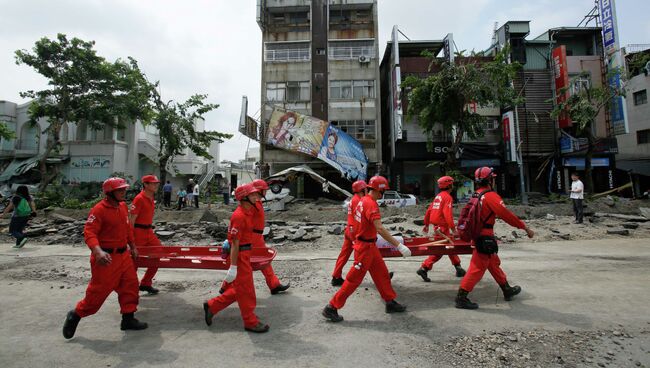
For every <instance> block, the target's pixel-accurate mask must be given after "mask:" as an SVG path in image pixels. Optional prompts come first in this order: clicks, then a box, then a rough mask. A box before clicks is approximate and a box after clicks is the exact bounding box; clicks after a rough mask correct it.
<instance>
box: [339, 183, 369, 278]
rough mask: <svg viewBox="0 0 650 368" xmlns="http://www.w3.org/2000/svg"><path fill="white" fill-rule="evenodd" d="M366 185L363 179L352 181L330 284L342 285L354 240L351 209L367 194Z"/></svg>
mask: <svg viewBox="0 0 650 368" xmlns="http://www.w3.org/2000/svg"><path fill="white" fill-rule="evenodd" d="M367 188H368V185H367V184H366V182H365V181H363V180H357V181H355V182H354V183H352V192H353V195H352V198H350V202H348V222H347V224H346V226H345V232H344V233H343V246H341V252H339V256H338V257H337V258H336V264H335V265H334V271H333V272H332V286H341V285H343V282H344V281H345V280H343V267H345V264H346V263H347V262H348V259H349V258H350V255H351V254H352V251H353V249H352V243H353V242H354V213H353V209H355V208H357V205H358V204H359V201H361V198H363V197H364V196H365V195H366V194H368V189H367Z"/></svg>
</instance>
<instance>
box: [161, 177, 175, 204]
mask: <svg viewBox="0 0 650 368" xmlns="http://www.w3.org/2000/svg"><path fill="white" fill-rule="evenodd" d="M173 189H174V188H173V187H172V185H171V183H170V182H169V180H167V183H165V185H163V206H165V207H167V208H169V207H171V205H172V191H173Z"/></svg>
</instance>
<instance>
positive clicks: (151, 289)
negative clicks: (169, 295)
mask: <svg viewBox="0 0 650 368" xmlns="http://www.w3.org/2000/svg"><path fill="white" fill-rule="evenodd" d="M140 291H146V292H147V293H149V295H156V294H158V293H159V292H160V290H158V289H156V288H155V287H153V286H144V285H140Z"/></svg>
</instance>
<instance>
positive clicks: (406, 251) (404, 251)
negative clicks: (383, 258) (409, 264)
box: [397, 243, 411, 257]
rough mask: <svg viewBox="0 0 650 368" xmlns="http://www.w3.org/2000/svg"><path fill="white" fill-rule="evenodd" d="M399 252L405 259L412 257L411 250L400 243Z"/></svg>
mask: <svg viewBox="0 0 650 368" xmlns="http://www.w3.org/2000/svg"><path fill="white" fill-rule="evenodd" d="M397 250H399V252H400V253H402V256H404V257H410V256H411V250H410V249H409V248H408V247H407V246H406V245H404V244H402V243H399V245H398V246H397Z"/></svg>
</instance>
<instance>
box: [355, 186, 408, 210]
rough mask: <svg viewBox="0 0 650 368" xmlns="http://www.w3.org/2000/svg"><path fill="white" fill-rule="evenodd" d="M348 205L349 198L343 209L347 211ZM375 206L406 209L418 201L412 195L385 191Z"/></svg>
mask: <svg viewBox="0 0 650 368" xmlns="http://www.w3.org/2000/svg"><path fill="white" fill-rule="evenodd" d="M348 203H350V198H348V199H346V200H345V202H343V208H346V209H347V208H348ZM377 204H378V205H379V206H391V207H406V206H415V205H416V204H418V200H417V198H415V196H414V195H413V194H404V193H398V192H397V191H395V190H387V191H385V192H384V196H383V197H382V198H380V199H378V200H377Z"/></svg>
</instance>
